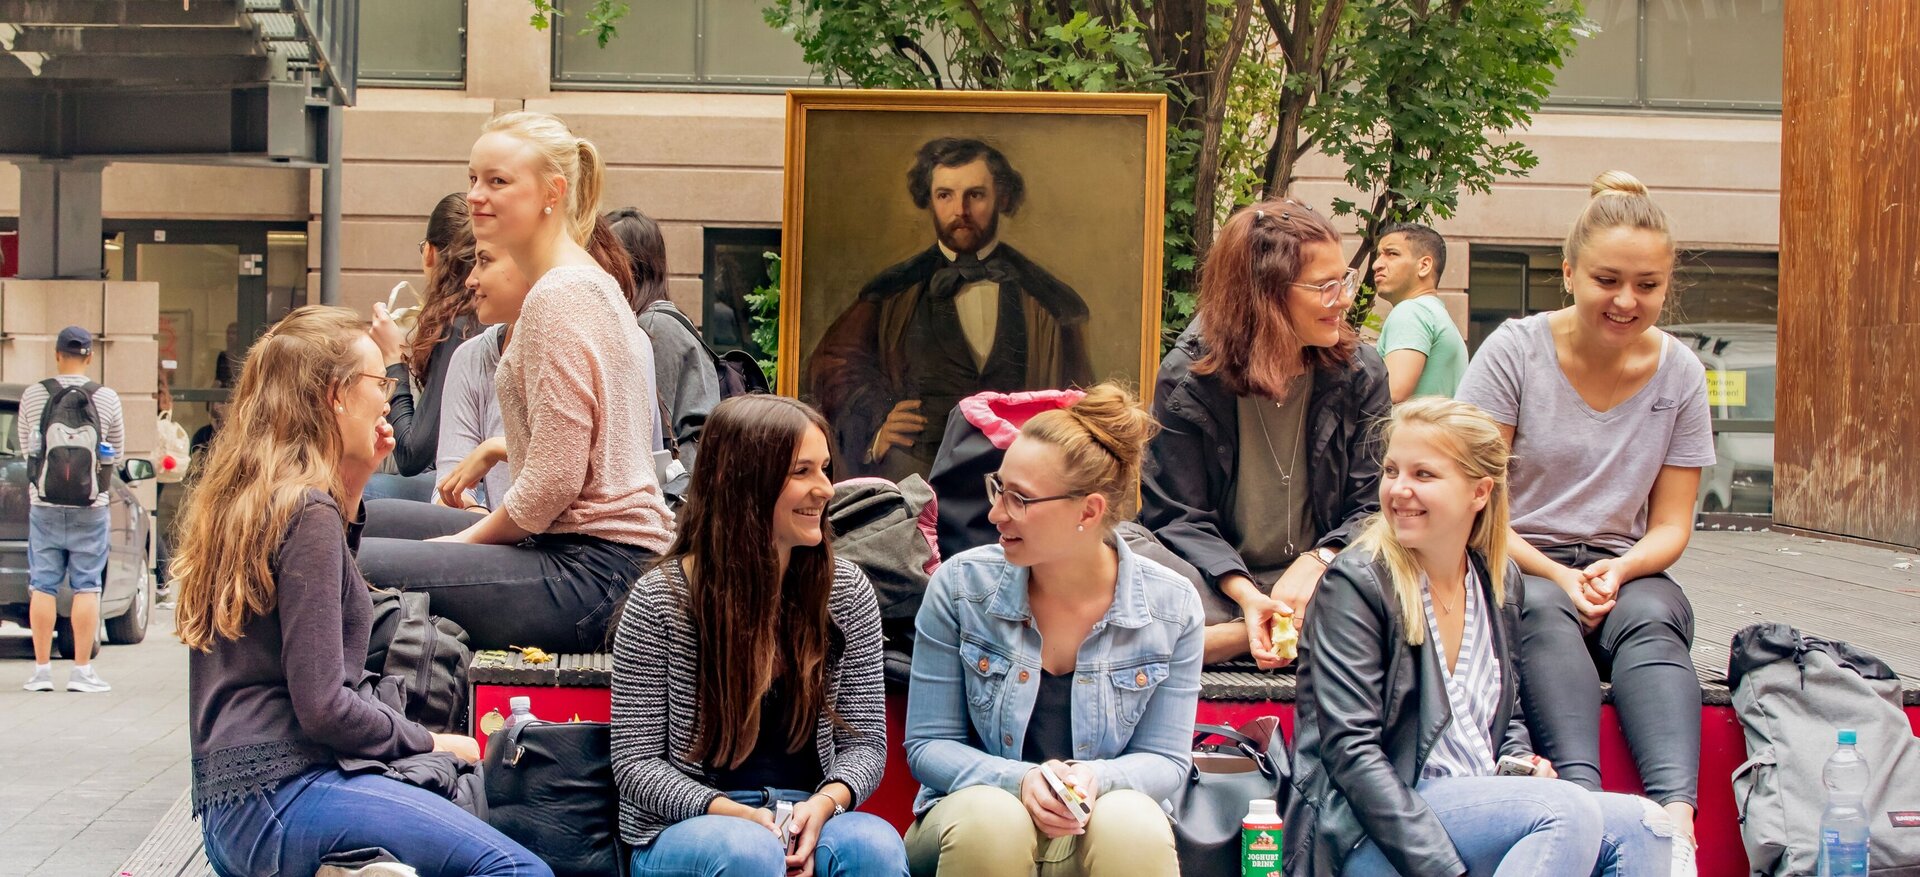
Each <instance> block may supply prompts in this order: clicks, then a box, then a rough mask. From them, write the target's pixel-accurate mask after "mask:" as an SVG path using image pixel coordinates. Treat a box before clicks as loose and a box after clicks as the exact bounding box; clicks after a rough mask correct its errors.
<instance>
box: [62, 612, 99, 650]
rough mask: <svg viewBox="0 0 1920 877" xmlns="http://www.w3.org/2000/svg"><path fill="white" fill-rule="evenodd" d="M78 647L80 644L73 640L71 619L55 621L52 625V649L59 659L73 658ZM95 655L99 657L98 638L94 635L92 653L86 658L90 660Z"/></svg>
mask: <svg viewBox="0 0 1920 877" xmlns="http://www.w3.org/2000/svg"><path fill="white" fill-rule="evenodd" d="M79 649H80V644H79V643H76V642H74V641H73V621H72V619H67V618H62V619H59V620H57V621H55V622H54V625H53V650H54V651H55V652H56V653H58V654H59V655H60V658H61V660H66V661H71V660H73V659H74V656H75V655H76V654H78V653H79ZM97 657H100V638H99V637H97V636H96V637H94V638H93V654H92V655H89V656H88V657H87V660H89V661H91V660H93V659H94V658H97Z"/></svg>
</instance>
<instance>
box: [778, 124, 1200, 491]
mask: <svg viewBox="0 0 1920 877" xmlns="http://www.w3.org/2000/svg"><path fill="white" fill-rule="evenodd" d="M1166 114H1167V101H1166V98H1165V97H1164V96H1162V95H1141V94H1062V93H1051V92H984V91H882V90H840V89H803V90H795V91H790V92H788V94H787V114H786V156H785V186H784V196H783V197H784V201H783V207H782V216H783V225H782V228H783V234H782V238H781V271H780V288H781V308H780V335H779V337H780V357H779V364H778V368H777V372H776V381H775V386H776V390H777V391H778V392H779V393H781V394H783V395H788V396H796V397H800V398H804V399H807V400H808V401H813V402H815V403H816V404H819V405H820V407H821V408H822V410H823V411H825V412H826V413H827V414H828V417H829V419H830V420H832V421H834V423H835V427H836V429H835V431H836V436H835V437H834V444H835V452H836V457H837V458H838V462H837V465H839V466H840V467H841V468H840V471H839V472H837V473H836V475H838V476H842V477H845V476H852V475H861V474H871V475H883V476H886V477H893V478H896V479H897V478H898V477H902V476H904V475H906V474H913V473H914V472H919V473H920V474H924V473H925V466H926V462H927V456H928V454H930V451H929V450H928V447H929V446H928V444H927V443H929V442H930V443H931V446H936V447H937V445H938V443H939V441H940V439H941V438H942V436H941V435H940V434H939V432H938V430H937V428H935V427H936V426H937V424H939V423H941V422H944V420H945V416H946V414H947V411H948V410H949V409H950V405H951V403H946V402H938V401H927V402H926V404H925V405H924V406H923V407H922V408H921V409H920V414H921V415H923V416H925V417H927V418H928V420H929V421H930V425H929V427H928V428H927V430H926V432H923V433H922V434H921V435H919V436H918V439H917V441H918V442H919V443H920V445H919V446H918V447H916V448H913V449H910V451H909V452H908V453H912V454H918V455H919V463H918V465H917V466H908V465H904V464H902V465H885V464H884V463H885V456H886V455H885V453H884V451H885V450H886V449H884V448H881V449H880V450H881V451H882V453H881V454H880V455H879V459H878V460H876V459H874V457H875V454H874V453H873V451H874V448H872V447H869V446H868V445H867V444H865V443H864V442H865V439H864V436H863V434H862V432H861V430H860V429H856V428H854V427H851V426H849V427H846V428H844V429H843V428H842V424H843V421H844V420H847V419H862V420H863V423H864V427H865V431H866V432H867V433H876V434H877V432H878V430H877V429H874V428H873V427H872V421H873V417H874V415H873V414H872V413H871V412H866V413H864V415H863V418H850V417H849V416H837V415H838V414H839V412H836V410H834V406H833V405H830V404H822V399H823V398H824V399H826V400H832V399H835V398H839V397H841V396H844V395H845V394H844V393H840V392H837V391H830V392H825V393H821V392H816V391H817V390H820V389H821V387H816V386H814V385H813V382H812V381H810V376H809V371H810V369H812V367H813V356H814V353H815V351H816V348H818V347H820V346H821V342H822V341H823V339H826V338H827V337H828V334H829V332H830V331H831V332H832V333H834V334H833V336H832V337H833V338H834V339H835V340H836V341H838V340H839V339H841V338H842V337H845V333H843V332H841V328H840V327H841V324H842V322H843V321H845V320H848V319H851V317H850V316H849V315H850V313H851V312H852V310H853V305H854V304H855V303H856V302H858V301H862V300H865V299H870V298H871V297H872V295H874V294H875V285H876V284H879V283H881V282H882V280H884V279H885V278H884V276H883V275H884V274H885V273H886V272H897V271H900V270H904V269H906V268H907V267H908V266H909V263H914V262H915V260H916V259H920V260H924V261H922V262H919V263H915V264H919V265H923V266H926V267H929V268H931V267H932V266H934V265H938V266H941V267H946V266H947V265H948V264H949V262H953V261H955V260H964V258H965V257H971V256H973V255H974V253H973V252H970V251H964V250H962V251H961V252H959V253H956V249H960V248H959V246H958V244H957V243H956V245H955V247H948V246H947V244H948V243H952V242H954V241H952V240H950V238H949V235H948V232H947V231H943V230H942V225H941V222H942V220H941V219H940V218H939V214H938V212H937V211H938V208H937V205H936V206H935V207H934V208H930V207H929V206H928V204H929V203H931V202H930V201H929V199H928V198H927V197H926V192H927V188H928V185H927V181H926V179H924V178H923V179H921V180H919V181H918V183H917V185H918V186H919V188H918V189H917V190H916V189H914V188H913V185H915V184H914V183H912V181H910V179H909V170H910V169H914V168H916V167H917V168H919V169H921V170H925V169H927V168H933V169H938V168H941V167H952V165H944V164H940V163H937V162H936V163H934V164H931V165H930V164H929V163H928V162H927V160H926V150H928V149H932V148H934V142H935V141H937V140H949V141H952V140H963V141H966V142H969V143H972V142H978V143H983V144H986V145H988V146H991V147H992V148H991V149H990V150H989V151H990V152H992V153H993V154H994V156H996V157H997V160H998V161H999V165H997V166H995V165H990V164H983V165H982V166H984V167H1009V166H1010V167H1011V168H1012V170H1013V171H1014V172H1015V176H1014V177H1013V178H1012V179H1013V180H1014V181H1015V182H1018V181H1020V180H1022V179H1023V180H1024V183H1020V184H1019V185H1018V191H1021V192H1023V193H1024V204H1023V203H1022V201H1021V200H1020V197H1019V196H1016V198H1015V200H1014V202H1013V203H1012V206H1011V207H1008V206H1005V204H1004V203H1000V204H998V205H997V206H996V207H995V208H994V209H993V212H992V217H991V224H989V225H986V226H983V227H981V228H979V229H972V228H970V227H968V226H967V225H966V224H964V223H963V224H962V225H961V226H959V228H961V229H962V231H960V232H957V234H962V235H965V234H975V235H976V236H977V237H979V238H980V239H983V240H985V241H987V242H988V244H987V246H985V247H983V248H981V249H979V250H978V251H977V252H978V259H979V261H980V262H982V263H985V262H987V261H988V260H990V259H992V258H993V253H994V251H995V250H997V249H999V248H1000V247H1003V246H1004V247H1005V250H1006V251H1007V252H1008V255H1007V256H1006V257H1004V258H1001V259H999V260H998V261H999V262H1000V263H1002V267H1004V264H1005V263H1006V262H1009V261H1012V260H1019V264H1021V265H1023V266H1025V269H1026V270H1028V271H1030V272H1032V271H1035V268H1036V266H1039V267H1038V270H1037V272H1036V273H1037V275H1038V276H1040V277H1042V278H1043V281H1045V282H1051V281H1054V280H1056V279H1057V281H1058V283H1059V288H1064V289H1065V292H1064V293H1063V294H1061V295H1060V296H1059V297H1055V298H1049V297H1047V296H1045V295H1035V296H1031V297H1029V298H1018V293H1005V295H1010V296H1014V297H1015V298H1018V301H1020V302H1024V303H1025V304H1024V310H1022V311H1020V313H1021V314H1023V315H1024V323H1023V322H1022V321H1019V320H1015V321H1008V322H1009V325H1010V326H1016V325H1024V328H1023V329H1009V330H1007V331H1011V332H1015V333H1016V334H1018V336H1019V337H1018V340H1017V341H1013V342H1004V343H1006V344H1008V345H1009V347H1008V348H1006V349H1017V350H1018V351H1019V354H1018V355H1019V356H1020V357H1021V358H1022V362H1023V363H1024V362H1026V360H1027V358H1028V357H1029V356H1031V357H1033V358H1035V359H1038V358H1040V357H1042V356H1046V357H1054V358H1056V359H1057V358H1058V356H1059V354H1058V352H1057V351H1056V349H1055V348H1056V347H1060V348H1064V349H1069V350H1072V351H1075V352H1077V353H1078V354H1079V355H1078V356H1077V357H1070V358H1071V359H1072V361H1073V362H1074V363H1076V364H1078V365H1077V367H1073V368H1067V369H1064V370H1061V371H1057V372H1054V373H1053V374H1074V375H1077V376H1078V377H1076V378H1075V379H1074V380H1073V381H1070V382H1071V383H1091V382H1092V381H1098V380H1103V379H1108V378H1117V379H1121V380H1124V381H1126V382H1128V383H1130V384H1132V385H1133V386H1135V387H1138V388H1139V389H1140V391H1141V393H1142V394H1143V395H1145V394H1147V393H1150V392H1151V389H1152V384H1153V376H1154V374H1155V372H1156V370H1157V368H1158V365H1159V361H1160V316H1161V299H1162V281H1161V270H1162V258H1163V254H1162V244H1163V238H1164V230H1165V229H1164V225H1163V222H1164V212H1165V203H1164V199H1165V190H1166ZM978 161H981V162H983V163H984V162H985V161H986V160H985V159H978ZM979 173H981V174H985V173H986V171H979ZM991 180H992V183H993V186H994V187H995V189H996V190H998V189H1001V188H1014V186H1012V185H1008V186H1004V187H1003V186H1001V180H1002V177H1001V176H1000V175H999V173H998V171H997V170H996V171H995V172H994V174H993V176H992V177H991ZM936 189H937V187H936ZM916 192H917V193H918V194H915V193H916ZM937 197H938V196H937V194H936V195H935V196H934V199H933V200H936V201H937ZM922 202H927V203H922ZM1023 208H1024V209H1023ZM1003 219H1004V223H1005V224H1004V225H1002V224H1001V223H1002V220H1003ZM929 220H931V221H929ZM976 224H977V223H976ZM949 231H950V230H949ZM962 239H964V238H962ZM937 253H944V254H945V258H946V259H947V260H948V262H942V261H941V260H940V258H939V256H938V255H937ZM916 254H918V255H917V256H916ZM1007 270H1011V269H1007ZM957 282H961V281H953V280H949V281H948V282H947V288H948V289H951V288H952V286H953V284H954V283H957ZM966 282H969V283H972V284H974V285H970V286H968V287H966V290H967V292H968V293H971V292H972V291H973V290H974V289H975V288H976V286H978V284H979V278H978V277H977V276H975V277H972V278H971V279H970V280H969V281H966ZM938 285H939V283H938V281H937V280H936V281H932V282H928V283H925V284H923V285H922V286H919V287H915V290H916V291H915V292H914V295H916V296H917V295H919V294H920V293H919V291H918V290H920V289H928V290H934V289H936V288H937V287H938ZM1032 285H1035V284H1034V283H1022V282H1013V283H1008V284H1001V283H995V284H994V285H993V286H989V287H987V288H988V289H994V288H1002V289H1004V288H1008V287H1012V288H1016V289H1021V290H1024V289H1025V288H1026V287H1027V286H1032ZM1041 285H1045V284H1044V282H1043V283H1042V284H1041ZM990 294H991V293H990ZM928 295H929V297H930V298H931V299H932V300H935V301H938V300H940V299H941V295H940V294H939V293H938V292H929V293H928ZM949 295H950V294H949ZM950 297H951V296H950ZM1013 300H1014V299H1012V298H1002V299H1000V301H1001V302H1002V304H1001V305H1000V308H1001V309H1002V310H1000V311H994V312H993V313H992V314H990V315H987V316H984V317H982V316H978V314H979V310H978V308H979V306H978V305H974V308H975V310H974V311H973V312H972V313H974V314H975V315H976V316H975V320H976V322H975V323H971V324H965V325H966V326H967V329H968V333H967V340H968V341H971V342H973V344H974V347H973V348H972V352H973V354H974V357H975V360H976V363H975V365H976V366H977V368H978V371H979V372H980V374H981V375H982V380H985V379H986V378H985V376H986V375H987V374H989V372H991V371H992V369H993V367H994V363H996V362H998V363H999V364H1000V365H1001V366H1007V365H1008V362H1007V361H1005V360H998V359H996V357H999V356H1000V355H1001V352H1002V350H1003V348H1002V346H1001V345H1002V344H1003V341H1004V339H1003V338H1002V336H1001V335H1000V334H996V333H998V332H1000V331H1001V329H1000V327H999V323H998V322H997V320H998V316H997V315H998V313H1000V312H1004V309H1005V308H1006V307H1008V304H1007V302H1010V301H1013ZM1063 300H1065V301H1077V302H1079V303H1080V304H1083V305H1084V307H1080V308H1079V309H1078V310H1077V311H1074V310H1073V307H1070V306H1069V305H1064V304H1061V302H1062V301H1063ZM915 301H917V299H915ZM1036 303H1037V306H1036ZM1056 305H1058V306H1059V307H1058V309H1056ZM1014 306H1015V307H1021V306H1022V305H1014ZM1043 312H1044V313H1046V314H1048V315H1052V316H1059V315H1061V314H1066V313H1077V315H1078V316H1077V318H1078V319H1079V320H1080V322H1079V323H1075V324H1074V328H1072V329H1070V330H1069V329H1065V328H1058V327H1053V326H1051V324H1048V325H1041V326H1038V327H1037V328H1036V324H1035V323H1034V320H1035V319H1036V317H1035V314H1040V313H1043ZM879 319H880V320H881V322H882V324H883V325H888V326H894V325H898V321H897V320H896V321H895V322H894V323H886V322H885V321H886V320H887V319H889V318H887V317H881V318H879ZM916 319H918V318H916ZM1041 319H1044V317H1043V318H1041ZM1072 319H1075V318H1074V317H1066V318H1063V322H1062V323H1061V325H1062V326H1065V325H1066V324H1067V321H1070V320H1072ZM942 325H943V326H946V327H948V328H949V329H950V328H951V324H950V323H947V324H942ZM976 327H978V328H976ZM928 331H931V330H928ZM1068 331H1071V332H1072V333H1073V337H1072V338H1071V340H1070V341H1059V340H1058V339H1057V338H1056V337H1055V335H1052V334H1049V333H1065V332H1068ZM1022 333H1023V334H1022ZM953 334H956V333H953V332H951V331H948V332H946V333H945V334H944V335H942V336H941V337H942V338H946V337H951V336H952V335H953ZM888 337H890V338H893V339H895V340H896V343H895V344H894V347H893V349H894V350H895V351H896V352H895V354H894V355H893V357H892V359H891V362H892V363H893V364H894V365H895V366H898V365H899V363H900V362H901V361H902V357H905V361H908V362H909V364H910V366H911V367H913V368H918V367H919V366H920V363H919V362H918V360H917V358H918V357H920V356H923V355H927V354H923V353H921V352H920V351H922V350H923V349H925V347H924V346H915V347H914V351H915V352H913V353H899V352H898V351H899V350H904V349H905V347H904V344H903V343H898V342H897V339H898V338H899V337H900V336H898V335H895V336H888ZM912 337H913V338H915V339H920V338H922V337H923V336H920V335H915V336H912ZM934 346H937V345H934ZM952 346H953V345H949V347H952ZM1029 346H1031V347H1032V349H1033V350H1035V351H1045V352H1044V353H1032V354H1030V353H1029ZM834 349H835V350H839V349H841V346H836V347H835V348H834ZM989 351H991V352H989ZM945 352H946V353H947V355H949V356H950V357H951V356H952V355H953V353H952V351H951V350H947V351H945ZM829 361H830V362H831V363H839V362H840V361H841V360H839V359H837V358H835V357H834V356H832V355H829V357H828V360H826V361H823V363H824V362H829ZM1049 361H1053V360H1049ZM822 369H827V366H826V365H825V364H823V365H822ZM901 370H902V369H901V368H897V367H896V368H893V369H890V370H884V373H885V374H886V375H887V376H888V377H889V378H890V379H891V378H896V377H897V375H896V374H895V373H896V372H898V371H901ZM823 373H824V372H823ZM995 373H996V374H999V375H1001V376H1003V377H1004V376H1005V375H1007V374H1008V372H1006V371H1004V370H1002V371H999V372H995ZM1040 373H1044V372H1043V370H1040V369H1039V368H1038V367H1032V368H1029V370H1028V372H1027V376H1028V377H1029V379H1030V381H1029V383H1032V380H1031V379H1032V377H1033V376H1034V375H1035V374H1040ZM868 383H869V384H871V383H873V382H872V381H871V380H869V381H868ZM954 383H956V382H955V381H951V380H950V381H947V382H946V383H944V384H942V386H943V387H950V385H952V384H954ZM1001 383H1005V382H1004V381H1002V382H1001ZM824 386H825V383H824V382H823V384H822V387H824ZM915 386H916V387H918V386H924V384H920V383H916V384H915ZM1035 388H1037V387H1035V386H1021V387H1017V388H1013V389H1035ZM930 395H931V396H933V399H934V400H946V399H951V398H952V394H951V393H932V394H930ZM915 401H916V402H918V401H920V400H915ZM936 407H937V408H938V410H935V409H936ZM929 432H930V433H932V434H930V435H929V434H927V433H929ZM875 441H876V442H878V441H879V440H878V439H876V440H875Z"/></svg>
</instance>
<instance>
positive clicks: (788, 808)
mask: <svg viewBox="0 0 1920 877" xmlns="http://www.w3.org/2000/svg"><path fill="white" fill-rule="evenodd" d="M773 827H774V828H776V829H779V830H780V846H781V848H782V849H785V850H786V851H787V852H789V853H791V852H793V847H794V845H795V844H796V843H798V842H799V840H800V836H799V835H798V834H795V833H794V831H793V802H792V801H776V802H774V805H773Z"/></svg>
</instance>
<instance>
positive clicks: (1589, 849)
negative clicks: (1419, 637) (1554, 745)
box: [1341, 777, 1673, 877]
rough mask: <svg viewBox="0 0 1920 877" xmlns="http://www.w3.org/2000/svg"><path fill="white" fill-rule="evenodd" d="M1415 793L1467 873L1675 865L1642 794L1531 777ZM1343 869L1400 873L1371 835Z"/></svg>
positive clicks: (1430, 785)
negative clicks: (1442, 829)
mask: <svg viewBox="0 0 1920 877" xmlns="http://www.w3.org/2000/svg"><path fill="white" fill-rule="evenodd" d="M1414 791H1416V792H1419V793H1420V797H1421V798H1422V799H1424V800H1425V801H1426V802H1427V806H1428V807H1430V808H1432V809H1433V812H1434V815H1436V816H1439V817H1440V824H1441V825H1443V826H1446V829H1447V835H1448V837H1450V838H1452V839H1453V848H1454V850H1456V851H1457V852H1459V854H1460V858H1462V859H1465V860H1466V863H1467V873H1468V874H1469V875H1471V877H1481V875H1496V877H1519V875H1534V874H1556V875H1559V874H1564V875H1576V874H1591V875H1594V877H1640V875H1662V877H1664V875H1666V874H1667V873H1668V872H1669V870H1670V869H1671V867H1672V856H1673V847H1672V840H1671V838H1672V834H1673V829H1672V823H1671V822H1670V821H1668V819H1667V815H1666V812H1665V811H1663V810H1661V809H1660V808H1659V807H1658V806H1657V805H1655V804H1654V803H1653V802H1652V801H1648V800H1646V799H1644V798H1638V797H1634V796H1632V795H1615V794H1611V793H1607V792H1589V791H1587V790H1585V789H1582V788H1580V787H1579V786H1576V785H1574V784H1573V783H1570V782H1567V781H1566V780H1544V779H1535V778H1532V777H1440V778H1436V779H1430V780H1421V781H1420V783H1419V784H1418V785H1416V786H1415V787H1414ZM1341 873H1343V874H1345V875H1347V877H1373V875H1383V877H1391V875H1393V874H1395V873H1397V872H1395V871H1394V869H1393V866H1392V865H1390V864H1388V863H1387V857H1386V856H1384V855H1382V854H1381V852H1380V848H1379V847H1377V846H1375V845H1374V843H1373V841H1372V840H1371V839H1369V840H1367V841H1365V842H1363V843H1362V844H1360V847H1359V849H1356V850H1354V852H1353V855H1352V856H1350V857H1348V858H1347V865H1346V869H1345V870H1343V871H1342V872H1341Z"/></svg>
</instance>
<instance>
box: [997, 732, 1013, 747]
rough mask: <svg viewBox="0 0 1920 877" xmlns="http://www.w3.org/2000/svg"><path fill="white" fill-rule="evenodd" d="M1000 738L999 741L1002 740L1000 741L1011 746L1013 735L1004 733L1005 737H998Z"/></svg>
mask: <svg viewBox="0 0 1920 877" xmlns="http://www.w3.org/2000/svg"><path fill="white" fill-rule="evenodd" d="M1000 740H1001V742H1002V743H1004V744H1006V745H1008V746H1012V745H1013V735H1012V734H1008V735H1006V736H1005V737H1002V738H1000Z"/></svg>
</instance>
